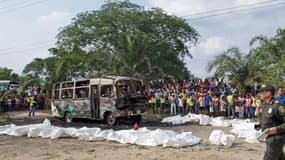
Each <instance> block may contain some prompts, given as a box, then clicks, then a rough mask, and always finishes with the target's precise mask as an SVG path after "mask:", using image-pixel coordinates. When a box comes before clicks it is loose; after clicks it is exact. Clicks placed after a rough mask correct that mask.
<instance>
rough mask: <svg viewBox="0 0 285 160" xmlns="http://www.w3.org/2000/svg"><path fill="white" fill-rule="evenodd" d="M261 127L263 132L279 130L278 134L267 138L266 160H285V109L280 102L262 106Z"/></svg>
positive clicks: (272, 101)
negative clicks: (272, 129)
mask: <svg viewBox="0 0 285 160" xmlns="http://www.w3.org/2000/svg"><path fill="white" fill-rule="evenodd" d="M261 109H262V111H261V117H260V125H261V128H262V130H265V129H267V128H268V129H269V128H272V127H276V128H277V134H275V135H270V136H268V137H267V138H266V151H265V155H264V158H263V159H264V160H285V155H284V153H283V146H284V144H285V143H284V142H285V107H284V106H282V105H281V104H280V103H279V102H278V101H275V100H273V99H272V100H271V101H270V102H269V103H263V104H262V108H261Z"/></svg>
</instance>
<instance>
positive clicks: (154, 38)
mask: <svg viewBox="0 0 285 160" xmlns="http://www.w3.org/2000/svg"><path fill="white" fill-rule="evenodd" d="M198 36H199V35H198V33H197V31H196V30H195V29H193V28H192V27H191V26H189V24H188V23H187V22H186V21H185V20H183V19H181V18H178V17H176V16H170V15H167V14H166V13H164V12H163V11H162V10H161V9H158V8H153V9H150V10H145V9H144V8H143V7H142V6H139V5H136V4H133V3H130V2H129V1H125V2H118V1H116V2H109V3H107V4H105V5H103V6H102V7H101V9H100V10H97V11H88V12H84V13H80V14H78V15H77V16H76V17H75V18H73V21H72V23H71V24H70V25H68V26H66V27H63V28H62V29H61V31H60V33H59V34H58V35H57V39H58V40H57V47H56V48H51V49H50V53H51V55H52V57H49V58H45V59H40V58H37V59H34V60H33V61H32V62H31V63H30V64H28V65H27V66H26V67H25V69H24V71H23V73H24V75H25V77H26V80H25V83H26V85H28V84H30V83H36V84H45V85H46V87H47V88H51V85H52V84H53V82H55V81H63V80H71V79H73V78H83V77H94V76H100V75H102V74H116V75H126V76H136V77H140V78H143V79H156V78H164V77H171V78H173V77H174V78H175V79H185V78H188V77H189V76H190V71H188V70H187V68H186V67H185V66H186V65H185V63H184V57H185V56H189V57H192V56H191V54H190V51H189V49H190V47H191V46H192V45H194V44H195V43H196V42H197V40H198ZM48 90H50V89H48Z"/></svg>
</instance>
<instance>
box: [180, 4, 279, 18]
mask: <svg viewBox="0 0 285 160" xmlns="http://www.w3.org/2000/svg"><path fill="white" fill-rule="evenodd" d="M277 1H279V0H269V1H262V2H258V3H251V4H245V5H239V6H234V7H228V8H221V9H214V10H210V11H205V12H198V13H194V14H190V15H186V16H182V17H193V16H196V15H198V16H199V15H203V14H209V13H210V14H211V13H214V12H221V11H227V10H233V9H239V8H244V7H249V6H253V5H260V4H268V3H272V2H277Z"/></svg>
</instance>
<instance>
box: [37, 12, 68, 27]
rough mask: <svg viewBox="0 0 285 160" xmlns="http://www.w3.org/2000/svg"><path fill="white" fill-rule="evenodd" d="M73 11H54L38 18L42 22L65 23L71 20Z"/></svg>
mask: <svg viewBox="0 0 285 160" xmlns="http://www.w3.org/2000/svg"><path fill="white" fill-rule="evenodd" d="M72 15H73V13H71V12H64V11H54V12H51V13H49V14H48V15H43V16H40V17H39V18H38V20H37V21H38V22H39V23H40V24H56V25H58V24H64V23H67V22H69V21H70V18H71V17H72Z"/></svg>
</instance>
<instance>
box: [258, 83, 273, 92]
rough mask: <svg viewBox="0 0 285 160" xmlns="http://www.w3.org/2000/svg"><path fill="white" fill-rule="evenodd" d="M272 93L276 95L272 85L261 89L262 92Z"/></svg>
mask: <svg viewBox="0 0 285 160" xmlns="http://www.w3.org/2000/svg"><path fill="white" fill-rule="evenodd" d="M264 91H270V92H271V93H272V94H274V93H275V88H274V87H273V86H272V85H262V86H261V88H260V92H264Z"/></svg>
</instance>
